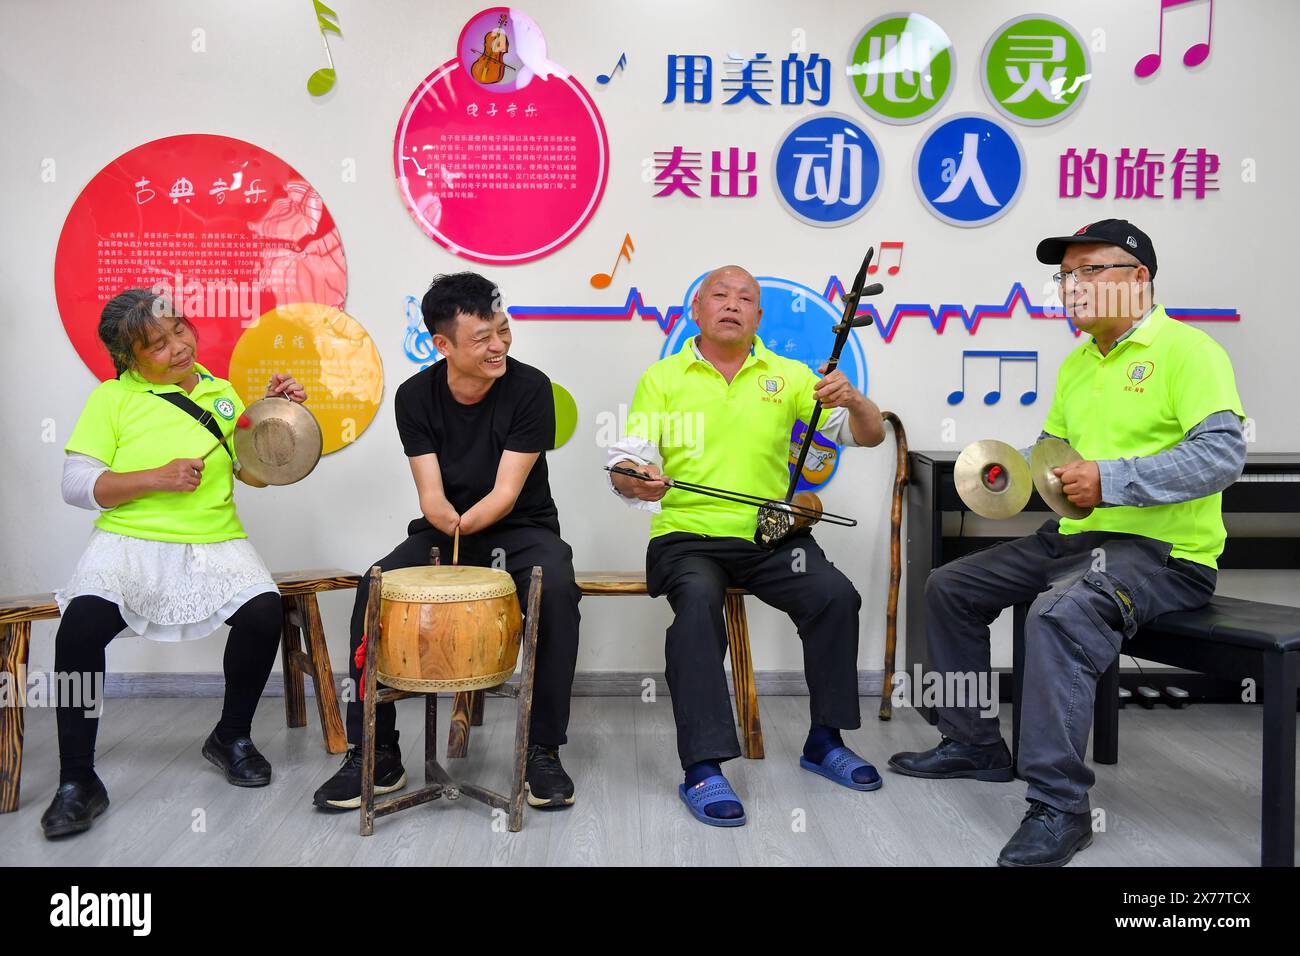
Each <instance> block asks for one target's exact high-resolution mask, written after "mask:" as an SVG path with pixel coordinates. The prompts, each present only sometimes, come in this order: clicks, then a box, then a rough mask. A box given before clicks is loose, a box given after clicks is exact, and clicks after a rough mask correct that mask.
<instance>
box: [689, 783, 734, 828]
mask: <svg viewBox="0 0 1300 956" xmlns="http://www.w3.org/2000/svg"><path fill="white" fill-rule="evenodd" d="M677 795H678V796H679V797H681V798H682V803H684V804H686V809H688V810H690V811H691V816H693V817H695V819H697V820H699V821H700V822H701V823H707V824H708V825H709V826H711V827H743V826H744V825H745V814H744V813H743V812H742V813H741V814H740V816H738V817H730V818H727V817H711V816H709V815H708V814H707V813H705V812H704V810H705V808H706V807H711V806H713V805H714V804H715V803H723V802H725V801H727V800H731V801H734V802H735V803H740V797H738V796H736V791H735V790H732V789H731V784H729V783H727V778H726V777H724V776H723V775H722V774H720V773H715V774H714V775H713V776H711V777H705V778H704V779H703V780H701V781H700V782H699V783H697V784H696V785H695V786H693V787H691V788H690V789H687V787H686V784H684V783H679V784H678V785H677ZM742 807H743V804H742Z"/></svg>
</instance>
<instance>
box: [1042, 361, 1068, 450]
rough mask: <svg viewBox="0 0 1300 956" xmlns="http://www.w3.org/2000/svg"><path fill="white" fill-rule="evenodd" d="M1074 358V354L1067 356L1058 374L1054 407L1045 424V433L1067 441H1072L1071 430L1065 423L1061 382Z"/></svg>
mask: <svg viewBox="0 0 1300 956" xmlns="http://www.w3.org/2000/svg"><path fill="white" fill-rule="evenodd" d="M1073 357H1074V353H1073V352H1071V353H1070V354H1069V355H1067V356H1066V357H1065V361H1064V362H1062V363H1061V367H1060V368H1059V369H1058V370H1057V372H1056V387H1055V388H1054V389H1053V391H1052V406H1051V408H1049V409H1048V410H1047V419H1046V420H1045V421H1044V422H1043V431H1045V432H1047V434H1049V435H1055V436H1056V437H1057V438H1062V439H1064V440H1066V441H1069V439H1070V429H1069V426H1068V425H1067V424H1066V421H1065V400H1064V399H1063V398H1062V397H1061V380H1062V379H1063V378H1065V376H1066V374H1067V372H1068V370H1069V368H1070V359H1072V358H1073Z"/></svg>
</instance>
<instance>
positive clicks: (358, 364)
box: [230, 302, 384, 455]
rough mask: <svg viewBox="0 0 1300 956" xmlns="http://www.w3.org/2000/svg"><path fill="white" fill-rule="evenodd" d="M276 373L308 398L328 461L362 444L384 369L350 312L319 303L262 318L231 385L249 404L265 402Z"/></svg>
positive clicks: (243, 345)
mask: <svg viewBox="0 0 1300 956" xmlns="http://www.w3.org/2000/svg"><path fill="white" fill-rule="evenodd" d="M274 372H286V373H288V374H290V375H292V376H293V377H294V378H296V379H297V380H298V381H299V382H301V383H302V387H303V388H305V389H306V390H307V408H308V410H309V411H310V412H311V413H312V414H313V415H315V416H316V421H318V422H319V423H320V430H321V434H322V435H323V436H324V440H325V447H324V454H326V455H328V454H329V453H330V452H335V451H338V450H339V449H340V448H342V447H344V446H345V445H350V444H351V443H352V442H354V441H356V439H357V438H358V437H360V435H361V433H362V432H363V431H365V430H366V426H368V425H369V424H370V422H371V420H372V419H373V418H374V417H375V412H376V411H378V410H379V403H380V401H381V400H382V399H383V396H384V367H383V363H382V362H381V361H380V359H379V350H378V349H377V348H375V343H374V340H372V339H371V338H370V335H369V334H368V333H367V332H366V330H365V329H363V328H362V327H361V323H360V322H358V321H357V320H356V319H354V318H352V316H350V315H348V314H347V313H346V312H342V311H340V310H338V309H335V308H333V307H332V306H328V305H320V304H318V303H315V302H297V303H293V304H290V305H283V306H280V307H279V308H275V309H272V310H271V311H270V312H266V313H264V314H263V315H262V316H261V317H260V318H258V319H256V320H255V321H254V322H253V323H252V324H251V325H249V327H248V328H247V329H245V330H244V333H243V335H241V336H240V337H239V341H238V342H236V343H235V350H234V352H233V353H232V354H231V356H230V381H231V383H232V384H233V385H234V386H235V391H237V392H238V393H239V397H240V398H242V399H243V400H244V402H245V404H250V405H251V404H252V403H253V402H255V401H257V400H258V399H259V398H262V397H264V396H265V395H266V386H267V383H268V382H269V381H270V380H271V375H272V373H274Z"/></svg>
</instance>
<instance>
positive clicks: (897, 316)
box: [822, 276, 1241, 342]
mask: <svg viewBox="0 0 1300 956" xmlns="http://www.w3.org/2000/svg"><path fill="white" fill-rule="evenodd" d="M822 295H824V296H825V297H826V300H827V301H828V302H834V301H836V299H838V298H839V297H840V296H843V295H844V286H843V284H842V283H841V282H840V279H839V276H831V277H830V280H829V281H827V283H826V291H825V292H823V293H822ZM1017 301H1019V302H1020V303H1022V304H1023V305H1024V307H1025V311H1026V312H1027V313H1028V314H1029V317H1030V318H1031V319H1065V324H1066V326H1067V327H1068V328H1069V330H1070V332H1071V334H1073V335H1075V336H1076V337H1077V336H1079V335H1081V334H1082V333H1081V332H1080V331H1079V330H1078V329H1077V328H1075V327H1074V323H1073V322H1071V321H1070V320H1069V319H1068V318H1066V315H1065V310H1064V309H1063V308H1060V307H1053V306H1046V305H1034V304H1033V303H1032V302H1030V301H1029V293H1028V292H1026V291H1025V287H1024V286H1023V285H1022V284H1021V283H1019V282H1016V283H1014V284H1013V285H1012V286H1011V291H1010V292H1008V293H1007V298H1006V301H1005V302H1003V303H1002V304H1001V305H977V306H975V308H973V309H971V310H970V311H969V312H967V311H966V307H965V306H963V305H959V304H950V303H944V304H943V305H940V306H939V308H938V309H937V310H936V309H934V308H932V307H931V306H930V305H929V304H928V303H923V302H922V303H899V304H898V305H895V306H894V309H893V311H892V312H891V313H890V314H889V320H888V321H881V318H880V313H879V312H878V311H877V310H876V307H875V306H874V305H872V304H870V303H867V305H866V306H863V307H859V309H858V313H857V314H858V315H870V316H871V318H872V325H873V327H874V328H875V329H876V331H877V332H879V333H880V337H881V338H882V339H884V340H885V341H886V342H892V341H893V340H894V334H895V333H896V332H897V331H898V326H899V323H900V322H902V320H903V319H904V318H905V317H906V316H909V315H923V316H925V317H926V318H928V319H929V320H930V326H931V328H933V329H934V331H935V334H937V335H942V334H943V330H944V327H945V326H946V325H947V324H948V320H949V319H950V318H958V319H960V320H961V324H962V325H964V326H965V327H966V331H967V332H969V333H970V334H971V335H974V334H975V333H976V331H978V330H979V325H980V321H981V320H982V319H986V318H987V319H1009V318H1011V316H1012V314H1013V313H1014V312H1015V308H1016V302H1017ZM1165 311H1166V312H1167V313H1168V314H1169V317H1170V318H1171V319H1178V320H1179V321H1180V322H1240V321H1241V314H1240V313H1239V312H1238V311H1237V310H1236V309H1180V308H1174V307H1169V306H1166V307H1165Z"/></svg>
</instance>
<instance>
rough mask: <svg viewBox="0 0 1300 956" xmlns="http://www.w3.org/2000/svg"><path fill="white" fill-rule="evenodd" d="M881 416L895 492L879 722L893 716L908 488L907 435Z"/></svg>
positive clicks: (889, 418)
mask: <svg viewBox="0 0 1300 956" xmlns="http://www.w3.org/2000/svg"><path fill="white" fill-rule="evenodd" d="M880 417H881V418H883V419H884V420H885V421H887V422H889V424H891V425H893V426H894V448H895V463H894V493H893V496H892V501H891V504H890V509H889V599H888V601H887V602H886V604H885V673H884V682H883V683H882V684H881V687H880V719H881V720H889V719H890V718H891V717H892V716H893V715H894V707H893V704H894V702H893V698H892V697H891V692H892V691H893V683H894V652H895V650H896V649H897V647H898V585H899V582H900V581H901V580H902V577H903V555H902V541H901V538H902V528H903V489H904V488H905V487H906V486H907V469H908V461H907V432H906V431H905V430H904V429H903V423H902V421H900V420H899V417H898V416H897V415H895V414H894V413H893V412H881V414H880Z"/></svg>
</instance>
